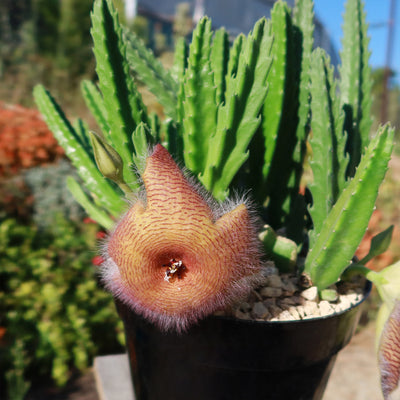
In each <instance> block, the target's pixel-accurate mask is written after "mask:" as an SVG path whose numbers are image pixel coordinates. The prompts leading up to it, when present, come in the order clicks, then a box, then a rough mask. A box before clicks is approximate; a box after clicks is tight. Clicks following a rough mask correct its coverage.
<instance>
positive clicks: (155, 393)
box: [34, 0, 399, 399]
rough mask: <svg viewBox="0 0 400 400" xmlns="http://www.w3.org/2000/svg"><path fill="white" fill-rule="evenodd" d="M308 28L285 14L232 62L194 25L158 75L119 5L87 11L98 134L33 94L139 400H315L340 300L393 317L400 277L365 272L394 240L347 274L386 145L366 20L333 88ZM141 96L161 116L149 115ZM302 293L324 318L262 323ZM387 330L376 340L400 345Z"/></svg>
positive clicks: (302, 14) (345, 333)
mask: <svg viewBox="0 0 400 400" xmlns="http://www.w3.org/2000/svg"><path fill="white" fill-rule="evenodd" d="M313 27H314V25H313V3H312V1H311V0H303V1H297V2H296V5H295V8H294V10H293V13H291V11H290V9H289V8H288V6H287V5H286V3H284V2H282V1H278V2H277V3H276V4H275V6H274V8H273V10H272V13H271V19H270V20H266V19H264V18H263V19H261V20H260V21H258V22H257V23H256V24H255V26H254V29H253V31H252V32H251V33H250V34H249V35H248V36H244V35H239V36H238V37H237V38H236V39H235V40H234V41H233V43H232V45H231V44H230V42H229V36H228V34H227V32H226V31H225V30H224V29H219V30H217V31H216V32H213V31H212V29H211V21H210V20H209V19H208V18H203V19H202V20H201V21H200V22H199V24H198V25H197V27H196V28H195V30H194V32H193V37H192V41H191V44H190V46H189V45H187V44H186V42H185V41H184V40H180V41H178V42H177V43H176V49H175V58H174V64H173V67H172V68H171V69H170V70H166V69H165V68H164V67H163V66H162V65H161V63H160V62H159V61H158V60H156V59H155V57H154V56H153V54H152V52H151V51H149V50H148V49H146V48H145V47H144V45H143V44H142V43H141V41H140V40H139V39H138V38H137V37H135V35H134V34H132V33H131V32H129V31H128V30H127V29H125V28H124V27H122V26H121V25H120V24H119V22H118V17H117V14H116V11H115V10H114V8H113V7H112V3H111V1H110V0H96V1H95V3H94V9H93V13H92V36H93V40H94V53H95V56H96V61H97V75H98V78H99V88H97V87H96V86H95V85H94V84H93V83H91V82H88V81H84V82H83V83H82V91H83V95H84V98H85V100H86V103H87V105H88V107H89V109H90V110H91V111H92V113H93V115H94V117H95V119H96V121H97V123H98V125H99V127H100V129H101V132H96V133H95V132H89V130H88V128H87V126H86V125H85V124H84V123H83V122H82V121H78V122H77V123H76V124H74V125H73V124H71V123H70V122H69V121H68V119H67V118H66V117H65V115H64V113H63V112H62V110H61V108H60V107H59V106H58V104H57V103H56V102H55V100H54V99H53V98H52V96H51V95H50V94H49V93H48V92H47V91H46V90H45V89H44V88H43V87H42V86H37V87H36V88H35V91H34V95H35V99H36V102H37V104H38V107H39V109H40V111H41V112H42V114H43V115H44V118H45V120H46V122H47V124H48V125H49V127H50V129H51V130H52V131H53V132H54V134H55V136H56V137H57V139H58V141H59V143H60V144H61V145H62V146H63V147H64V149H65V151H66V154H67V155H68V156H69V157H70V159H71V161H72V162H73V163H74V164H75V166H76V167H77V169H78V172H79V173H80V176H81V178H82V181H83V185H84V187H82V186H81V185H80V184H79V183H78V182H77V181H75V180H73V178H68V186H69V188H70V190H71V191H72V193H73V194H74V195H75V197H76V199H77V200H78V202H79V203H80V204H81V205H82V206H83V207H84V208H85V209H86V211H87V213H88V214H89V216H90V217H91V218H93V219H94V220H96V221H97V222H99V223H100V224H101V225H103V226H104V227H105V228H106V229H108V230H109V235H108V238H107V240H106V241H105V242H104V243H103V244H102V255H103V258H104V263H103V265H102V276H103V280H104V282H105V285H106V286H107V287H108V289H110V290H111V291H112V293H113V294H114V296H115V298H116V303H117V307H118V310H119V312H120V315H121V317H122V318H123V320H124V324H125V329H126V332H127V347H128V350H129V355H130V360H131V369H132V375H133V379H134V383H135V391H136V395H137V398H138V399H157V398H161V397H163V398H171V399H181V398H182V399H183V398H188V397H189V396H190V398H196V399H205V398H218V399H219V398H235V399H236V398H238V399H239V398H240V399H241V398H266V397H268V398H271V399H272V398H274V399H275V398H276V399H279V398H282V399H283V398H284V399H300V398H302V399H320V398H321V396H322V394H323V390H324V388H325V385H326V381H327V379H328V376H329V373H330V370H331V368H332V366H333V362H334V359H335V356H336V353H337V352H338V351H339V350H340V348H341V347H343V346H344V345H346V344H347V343H348V341H349V340H350V337H351V335H352V333H353V331H354V329H355V326H356V324H357V321H358V317H359V307H357V305H358V304H359V303H361V302H362V298H363V294H362V293H359V296H358V297H357V298H356V299H355V300H354V302H353V305H351V304H350V303H349V304H348V307H347V309H344V308H343V307H342V309H341V311H340V312H334V311H332V307H331V306H330V305H329V304H342V303H341V300H340V299H339V298H338V296H339V294H340V293H339V294H338V291H339V292H340V291H341V290H344V289H343V287H349V286H354V285H355V282H354V279H355V278H354V277H359V276H361V277H363V278H364V280H363V279H358V282H361V286H362V288H361V289H360V290H361V292H362V290H363V289H364V286H365V278H367V279H369V280H370V281H373V282H374V283H376V284H377V286H378V288H379V291H380V293H381V294H382V296H383V298H384V300H385V301H386V304H388V307H387V309H386V311H389V312H390V311H391V310H392V308H393V306H394V301H395V299H396V298H398V297H399V296H398V295H399V290H398V289H397V286H395V285H394V283H396V282H399V280H398V279H397V280H396V277H395V275H396V274H398V269H399V268H398V266H393V267H391V268H390V269H388V270H387V271H388V272H386V273H385V274H383V273H374V272H371V271H370V270H368V269H367V268H365V267H364V264H365V263H366V262H367V261H368V260H369V259H371V258H372V257H373V256H375V255H377V254H379V253H381V252H383V251H385V249H386V248H387V246H388V244H389V242H390V236H391V230H392V228H389V229H387V230H386V231H385V232H382V233H381V234H379V235H377V236H376V237H375V238H374V239H373V240H372V242H371V250H370V252H369V254H368V255H367V256H366V257H365V258H364V259H362V260H357V259H355V258H354V254H355V251H356V249H357V247H358V245H359V243H360V241H361V239H362V237H363V235H364V233H365V230H366V229H367V226H368V221H369V219H370V216H371V214H372V211H373V209H374V204H375V200H376V197H377V194H378V189H379V185H380V183H381V182H382V180H383V179H384V176H385V172H386V170H387V166H388V162H389V159H390V156H391V152H392V146H393V135H394V130H393V129H392V128H391V127H390V126H389V125H385V126H382V127H380V128H379V130H378V132H376V133H375V134H374V135H373V136H372V138H370V127H371V117H370V106H371V96H370V90H371V84H372V82H371V78H370V68H369V66H368V57H369V52H368V37H367V28H366V22H365V15H364V13H363V9H362V3H361V2H360V0H348V2H347V6H346V12H345V16H344V38H343V49H342V52H341V59H342V64H341V66H340V68H339V78H338V77H336V75H335V74H334V68H333V67H332V66H331V64H330V60H329V57H328V56H327V54H326V53H325V52H324V51H323V50H322V49H315V50H313V29H314V28H313ZM132 72H134V77H133V74H132ZM139 80H140V82H142V83H144V84H145V85H146V86H147V87H148V89H149V90H150V91H151V92H153V94H154V95H155V96H156V97H157V100H158V102H159V103H160V104H161V105H162V107H163V112H162V115H157V114H155V113H150V112H148V110H147V108H146V106H145V105H144V104H143V100H142V97H141V94H140V92H139V90H138V86H137V81H139ZM308 160H310V162H309V163H308ZM177 163H178V164H180V165H183V166H184V172H182V170H181V168H180V167H178V164H177ZM104 177H105V178H107V179H104ZM246 193H248V194H246ZM272 263H273V264H272ZM276 268H278V269H279V271H280V273H281V275H279V274H278V272H277V269H276ZM282 274H286V275H282ZM393 277H394V278H393ZM283 281H284V285H283V286H282V285H281V286H279V287H277V286H276V283H277V282H281V283H282V282H283ZM268 285H269V286H268ZM263 286H264V289H265V288H266V289H265V290H263V289H260V288H261V287H263ZM367 286H368V285H367ZM306 288H308V289H309V290H308V294H307V295H305V294H304V293H303V295H304V296H305V297H306V296H309V295H310V292H311V293H314V297H317V298H318V299H321V300H322V301H323V302H324V303H323V304H324V305H325V306H326V304H328V305H329V307H330V310H331V311H329V312H328V314H330V315H327V316H322V317H321V316H319V318H318V317H314V316H313V314H312V313H310V312H309V311H307V312H303V314H302V315H300V314H301V312H299V311H293V310H292V314H291V315H292V317H293V314H294V313H295V312H297V314H298V317H299V318H298V319H299V320H296V321H288V320H286V321H282V320H272V321H271V318H270V317H271V315H270V312H269V311H270V310H269V309H268V306H271V307H272V305H274V306H276V298H277V297H279V296H280V295H281V294H282V293H283V292H285V293H286V292H290V291H291V292H292V294H295V296H297V297H299V293H300V292H302V291H303V290H304V289H306ZM271 289H275V290H271ZM261 292H262V294H261ZM274 293H275V294H274ZM277 293H279V295H277ZM246 296H248V297H247V298H246ZM271 298H272V300H271ZM303 298H304V297H303ZM245 300H246V301H245ZM286 301H287V302H288V301H291V300H286ZM329 301H330V303H329ZM321 304H322V302H321ZM292 305H295V304H292ZM342 306H343V304H342ZM321 307H322V305H321ZM317 308H318V307H317ZM289 309H290V304H289V303H288V307H287V310H285V311H288V312H289ZM281 311H282V310H281ZM303 311H304V310H303ZM221 314H222V315H221ZM289 314H290V312H289ZM319 314H320V313H319ZM392 315H395V314H392ZM286 316H287V315H286ZM387 316H388V313H386V317H387ZM275 317H276V318H275V319H277V318H278V319H279V318H280V319H282V318H281V317H282V315H281V314H279V316H278V317H277V316H276V315H275ZM263 319H268V321H266V320H263ZM272 319H274V318H272ZM286 319H290V317H289V318H286ZM292 319H293V318H292ZM390 321H392V323H391V324H388V325H387V326H389V328H387V329H389V330H386V331H385V332H386V334H385V335H383V336H384V337H391V338H392V336H391V333H390V332H393V330H390V326H395V325H396V322H393V321H397V320H396V318H394V319H393V317H392V318H391V319H390ZM388 332H389V333H388ZM386 343H388V341H386ZM382 348H383V349H385V347H384V346H383V347H382ZM383 353H385V354H384V359H385V360H387V361H388V363H389V364H390V365H392V364H393V362H392V361H393V358H390V356H388V352H387V351H386V352H385V351H383ZM388 376H389V378H388V379H389V380H390V379H392V380H393V376H394V375H393V374H389V375H388ZM388 379H386V381H387V380H388ZM394 382H395V384H394V386H393V385H392V386H391V389H390V390H389V391H388V393H389V392H390V391H391V390H392V389H393V387H395V386H396V385H397V380H396V379H394Z"/></svg>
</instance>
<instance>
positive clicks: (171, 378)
mask: <svg viewBox="0 0 400 400" xmlns="http://www.w3.org/2000/svg"><path fill="white" fill-rule="evenodd" d="M370 288H371V285H370V284H369V285H368V288H367V292H369V290H370ZM117 308H118V311H119V313H120V316H121V318H122V319H123V321H124V325H125V332H126V337H127V347H128V354H129V358H130V366H131V372H132V378H133V383H134V387H135V394H136V400H188V399H191V400H223V399H227V400H228V399H229V400H236V399H237V400H239V399H243V400H250V399H251V400H257V399H276V400H277V399H280V400H317V399H321V398H322V395H323V392H324V390H325V387H326V384H327V381H328V378H329V375H330V372H331V370H332V367H333V364H334V362H335V359H336V355H337V352H338V351H339V350H341V349H342V348H343V347H344V346H345V345H346V344H347V343H348V342H349V341H350V339H351V337H352V335H353V333H354V330H355V328H356V326H357V324H358V321H359V317H360V314H361V307H360V304H358V305H357V306H356V307H353V308H351V309H349V310H347V311H345V312H342V313H340V314H336V315H334V316H330V317H326V318H315V319H309V320H303V321H294V322H259V321H245V320H238V319H233V318H225V317H209V318H207V319H205V320H203V321H202V322H201V323H200V324H199V325H197V326H194V327H193V328H192V329H190V330H189V331H188V332H187V333H185V334H181V335H179V334H175V333H162V332H160V331H159V330H158V329H157V328H156V327H154V326H153V325H151V324H149V323H147V322H146V321H145V320H143V319H142V318H141V317H139V316H137V315H136V314H134V313H132V312H131V311H130V310H129V309H128V308H127V307H126V306H124V305H123V304H122V303H120V302H117Z"/></svg>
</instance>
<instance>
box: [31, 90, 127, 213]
mask: <svg viewBox="0 0 400 400" xmlns="http://www.w3.org/2000/svg"><path fill="white" fill-rule="evenodd" d="M33 94H34V97H35V101H36V104H37V106H38V108H39V110H40V112H41V113H42V114H43V116H44V119H45V121H46V123H47V125H48V127H49V128H50V130H51V131H52V132H53V134H54V136H55V137H56V139H57V140H58V142H59V144H60V146H62V147H63V148H64V150H65V152H66V154H67V156H68V157H69V158H70V160H71V161H72V163H73V164H74V166H75V167H76V169H77V170H78V173H79V175H80V177H81V178H82V180H83V181H84V183H85V186H86V187H87V189H88V190H89V191H90V192H91V193H92V194H93V196H94V197H95V198H96V199H97V200H98V201H99V203H100V204H101V205H102V206H103V207H104V208H105V209H107V210H109V212H110V213H111V214H112V215H114V216H117V215H119V214H120V213H121V210H122V209H123V207H124V201H123V200H122V199H121V198H120V196H119V194H118V193H117V192H116V191H115V190H114V188H113V187H112V186H111V185H110V184H109V183H108V182H107V181H106V180H105V179H104V178H103V176H102V175H101V173H100V171H99V170H98V169H97V167H96V165H95V162H94V160H93V158H92V157H91V155H90V154H89V153H88V152H87V151H85V147H84V144H83V143H82V141H81V139H80V138H79V136H78V135H77V133H76V132H75V130H74V128H73V127H72V125H71V124H70V123H69V121H68V120H67V118H66V117H65V115H64V113H63V112H62V110H61V108H60V107H59V105H58V104H57V103H56V102H55V100H54V99H53V98H52V97H51V95H50V93H48V92H47V91H46V90H45V89H44V87H43V86H41V85H38V86H36V87H35V89H34V92H33Z"/></svg>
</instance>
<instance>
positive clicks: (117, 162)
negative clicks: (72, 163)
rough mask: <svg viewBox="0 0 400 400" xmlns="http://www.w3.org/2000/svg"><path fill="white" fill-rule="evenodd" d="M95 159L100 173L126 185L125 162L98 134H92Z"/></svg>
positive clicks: (91, 139)
mask: <svg viewBox="0 0 400 400" xmlns="http://www.w3.org/2000/svg"><path fill="white" fill-rule="evenodd" d="M89 135H90V141H91V143H92V147H93V152H94V158H95V160H96V164H97V167H98V169H99V171H100V172H101V173H102V174H103V176H105V177H106V178H108V179H111V180H112V181H114V182H116V183H118V184H119V183H124V177H123V162H122V159H121V157H120V155H119V154H118V153H117V152H116V151H115V150H114V149H113V148H112V147H111V146H110V145H109V144H108V143H107V142H106V141H105V140H104V139H103V138H102V137H101V136H100V135H98V134H96V133H94V132H90V133H89Z"/></svg>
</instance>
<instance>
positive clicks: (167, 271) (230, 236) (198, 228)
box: [102, 145, 261, 331]
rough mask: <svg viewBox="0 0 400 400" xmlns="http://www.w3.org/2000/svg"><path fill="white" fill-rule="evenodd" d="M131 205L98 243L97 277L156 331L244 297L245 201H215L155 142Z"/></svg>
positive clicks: (251, 280)
mask: <svg viewBox="0 0 400 400" xmlns="http://www.w3.org/2000/svg"><path fill="white" fill-rule="evenodd" d="M142 178H143V182H144V188H145V191H146V197H145V198H146V199H145V200H138V201H136V203H134V204H133V205H132V206H131V208H130V209H129V210H128V211H127V213H126V214H125V215H123V216H122V218H121V220H120V221H119V222H118V223H117V224H116V226H115V228H114V230H113V231H112V232H111V233H110V234H109V236H108V238H107V240H106V241H105V243H104V245H103V249H104V251H103V257H104V258H105V262H104V263H103V265H102V271H103V280H104V282H105V284H106V286H107V288H108V289H109V290H110V291H111V292H113V293H114V295H115V296H116V297H118V298H119V299H120V300H122V301H123V302H124V303H126V304H127V305H128V306H130V308H131V309H132V310H134V311H135V312H136V313H138V314H141V315H143V316H144V317H146V318H148V319H149V320H150V321H152V322H154V323H156V324H157V325H158V326H159V327H160V328H161V329H164V330H168V329H175V330H177V331H182V330H185V329H187V328H188V327H189V326H190V325H191V324H193V323H195V322H196V321H198V320H199V319H201V318H203V317H205V316H207V315H209V314H211V313H213V312H214V311H216V310H219V309H223V308H225V307H226V306H228V305H229V304H231V303H232V302H234V301H237V300H238V299H240V298H242V297H243V296H246V295H247V294H248V293H249V291H250V290H251V288H252V287H253V286H254V285H255V284H257V283H258V281H259V274H258V272H259V269H260V258H261V257H260V251H259V241H258V238H257V229H256V228H255V221H254V220H253V218H252V212H251V210H250V208H249V205H248V202H246V201H243V200H241V201H237V202H233V201H231V202H228V203H226V204H224V205H219V204H217V203H216V202H214V201H212V200H210V198H211V196H210V195H209V194H204V191H202V190H200V189H198V187H196V185H193V184H192V183H191V182H189V181H188V180H187V179H186V177H185V175H184V174H183V173H182V171H181V170H180V169H179V167H178V166H177V165H176V163H175V162H174V160H173V159H172V157H171V155H170V154H169V153H168V151H167V150H166V149H165V148H164V147H162V146H161V145H157V146H155V148H154V150H153V153H152V154H151V155H150V156H149V157H147V159H146V168H145V170H144V173H143V174H142Z"/></svg>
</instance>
